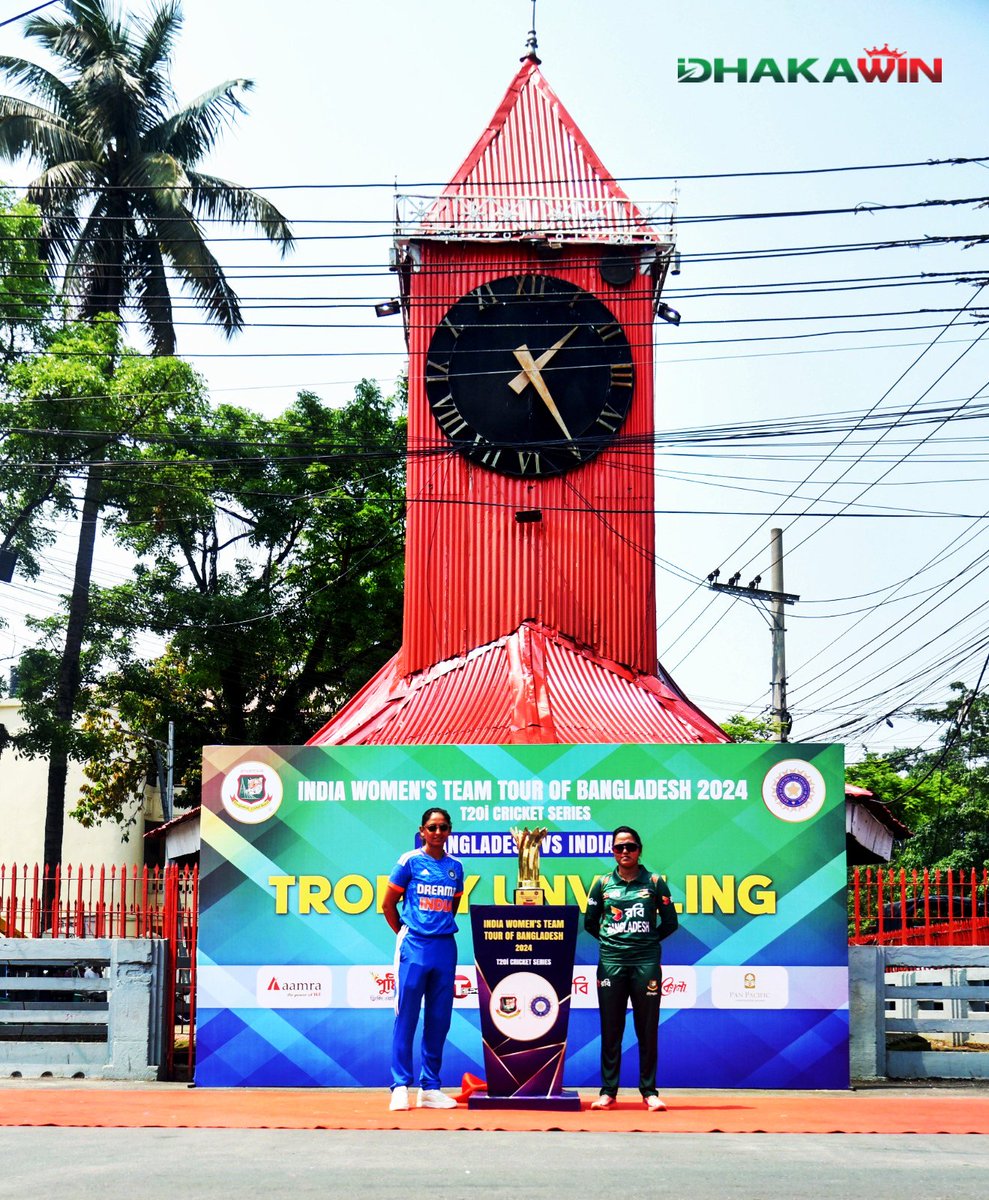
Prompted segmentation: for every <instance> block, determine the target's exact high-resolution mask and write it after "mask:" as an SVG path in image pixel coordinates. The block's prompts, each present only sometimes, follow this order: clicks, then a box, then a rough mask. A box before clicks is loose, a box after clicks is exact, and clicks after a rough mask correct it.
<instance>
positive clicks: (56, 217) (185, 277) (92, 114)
mask: <svg viewBox="0 0 989 1200" xmlns="http://www.w3.org/2000/svg"><path fill="white" fill-rule="evenodd" d="M60 7H61V9H62V10H64V16H63V15H57V16H55V15H51V12H50V11H45V12H43V13H36V14H35V15H34V16H32V17H30V18H29V20H28V21H27V23H26V25H25V33H26V35H27V36H28V37H29V38H31V39H33V40H34V41H35V42H36V43H37V44H38V45H39V46H40V47H41V48H42V49H43V50H44V51H46V52H47V53H48V54H49V55H50V56H52V58H54V60H55V61H56V63H57V64H58V66H59V68H60V71H59V72H58V73H56V72H54V71H50V70H48V69H47V68H46V67H43V66H41V65H38V64H36V63H34V62H31V61H29V60H27V59H22V58H12V57H9V56H0V74H3V75H4V76H6V78H7V80H8V81H9V82H10V83H12V84H13V85H14V86H15V87H16V88H18V89H20V91H21V93H22V94H23V96H16V95H15V96H0V157H2V158H6V159H8V160H10V161H13V160H15V159H18V158H20V157H21V156H22V155H27V156H29V157H30V158H31V159H33V160H34V161H35V162H37V163H38V164H39V166H40V167H41V174H40V175H38V177H37V178H36V179H35V180H34V182H33V183H32V184H31V186H30V188H29V189H28V199H29V200H30V201H31V202H32V203H33V204H35V205H37V207H38V209H39V210H40V212H41V214H42V225H41V230H40V233H41V243H40V245H41V249H42V254H43V257H45V258H46V259H47V260H48V261H49V262H50V263H51V265H52V267H53V269H54V270H56V271H58V272H61V274H62V285H63V291H64V295H65V298H66V300H67V302H68V303H69V304H70V305H71V306H72V307H73V308H74V309H75V311H76V312H77V313H78V315H79V316H81V317H82V318H83V319H89V318H91V317H93V316H94V315H95V314H97V313H101V312H109V313H113V314H115V315H117V316H124V315H125V308H126V307H127V306H130V307H131V308H133V309H134V310H135V311H136V313H137V315H138V318H139V320H140V323H141V326H142V328H143V330H144V332H145V334H146V335H147V338H148V341H149V343H150V345H151V346H152V348H153V350H154V352H155V353H156V354H164V355H171V354H174V353H175V328H174V324H173V315H172V301H171V295H170V290H169V284H168V273H169V271H171V272H174V274H175V275H176V276H177V277H178V279H179V280H181V281H182V283H183V284H184V285H185V286H186V287H187V288H188V289H189V291H190V293H191V294H192V295H193V297H194V298H195V300H196V302H197V303H198V304H199V306H200V307H201V308H203V309H204V310H205V312H206V315H207V319H208V320H209V321H211V322H213V323H214V324H216V325H218V326H219V327H220V328H221V329H223V330H224V332H226V333H227V334H228V335H230V334H232V333H234V332H236V331H237V330H239V329H240V328H242V326H243V324H244V319H243V315H242V313H241V309H240V303H239V301H238V299H237V296H236V294H235V293H234V291H233V289H232V288H231V286H230V284H229V282H228V281H227V278H226V276H225V275H224V272H223V270H222V268H221V266H220V264H219V263H218V262H217V260H216V259H215V258H214V257H213V255H212V254H211V253H210V250H209V247H208V245H207V237H206V234H205V232H204V229H203V226H202V221H203V220H209V221H212V220H215V219H217V218H219V219H220V220H223V221H227V222H230V223H231V224H234V225H238V226H250V227H252V228H255V229H257V230H259V231H260V232H261V234H263V236H265V237H266V238H268V239H269V240H270V241H272V242H274V243H275V244H277V245H278V246H279V247H280V248H281V250H282V252H283V253H284V252H285V251H286V250H287V249H289V247H290V246H291V244H292V235H291V231H290V229H289V227H288V224H287V223H286V221H285V219H284V217H283V216H282V215H281V213H280V212H278V210H277V209H276V208H275V207H274V206H273V205H272V204H271V203H269V202H268V201H267V200H265V199H264V198H263V197H262V196H260V195H258V194H257V193H256V192H252V191H250V190H249V189H247V188H242V187H238V186H236V185H235V184H232V183H230V182H229V181H227V180H225V179H219V178H217V177H216V176H213V175H210V174H207V173H204V172H203V171H201V170H200V169H199V166H200V163H201V162H202V160H203V159H204V158H205V157H206V156H207V155H208V153H209V152H210V151H211V150H212V148H213V147H214V146H215V145H216V143H217V141H218V140H219V138H220V136H221V134H222V133H223V132H224V130H225V129H226V128H227V127H228V126H229V125H231V124H232V122H233V121H234V120H235V119H236V118H237V116H238V115H239V114H240V113H242V112H244V111H245V109H244V107H243V104H242V102H241V100H240V94H241V93H243V92H245V91H247V90H249V89H250V88H251V87H253V84H252V83H251V81H250V80H247V79H231V80H227V81H226V82H225V83H222V84H219V85H218V86H216V87H213V88H211V89H210V90H209V91H207V92H204V93H203V94H202V95H201V96H199V97H198V98H197V99H196V100H193V101H192V102H191V103H189V104H187V105H184V106H179V107H176V106H175V95H174V92H173V90H172V86H171V82H170V78H169V62H170V57H171V53H172V49H173V46H174V43H175V40H176V38H177V36H178V33H179V30H180V28H181V24H182V17H181V12H180V8H179V5H178V4H177V3H175V2H167V3H161V4H157V5H155V6H154V7H153V8H152V9H151V11H150V14H149V15H148V17H147V18H146V19H142V18H138V17H129V18H127V19H123V18H122V17H121V16H120V15H119V12H118V8H117V5H116V4H114V3H112V0H63V3H62V5H61V6H60ZM23 97H27V98H23Z"/></svg>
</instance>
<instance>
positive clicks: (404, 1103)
mask: <svg viewBox="0 0 989 1200" xmlns="http://www.w3.org/2000/svg"><path fill="white" fill-rule="evenodd" d="M408 1107H409V1089H408V1088H407V1087H396V1088H392V1090H391V1100H389V1101H388V1111H389V1112H404V1111H405V1110H406V1109H407V1108H408Z"/></svg>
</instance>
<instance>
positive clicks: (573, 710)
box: [309, 621, 731, 746]
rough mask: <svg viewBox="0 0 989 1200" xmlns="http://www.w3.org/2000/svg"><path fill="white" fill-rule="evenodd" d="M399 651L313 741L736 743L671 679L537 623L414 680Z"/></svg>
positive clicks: (350, 742) (414, 743) (318, 742)
mask: <svg viewBox="0 0 989 1200" xmlns="http://www.w3.org/2000/svg"><path fill="white" fill-rule="evenodd" d="M399 657H400V656H397V655H396V657H395V658H393V659H392V660H391V661H390V662H388V663H386V664H385V666H384V667H382V669H381V670H380V671H379V672H378V674H377V675H376V676H375V677H374V678H373V679H372V680H371V681H370V682H369V683H368V684H367V686H366V687H365V688H363V690H362V691H361V692H359V693H358V694H357V695H356V696H355V697H354V699H353V700H351V701H350V703H349V704H347V705H346V706H345V707H344V708H343V709H342V710H341V711H340V712H339V713H338V714H337V715H336V716H335V717H334V718H333V720H331V721H330V722H328V724H326V725H325V726H324V727H323V728H322V729H321V730H320V731H319V732H318V733H317V734H315V735H314V736H313V737H312V738H311V739H310V743H309V744H310V745H317V746H322V745H334V746H339V745H400V744H413V745H429V744H454V745H456V744H460V745H469V744H478V743H480V744H485V743H494V744H503V745H509V744H513V743H515V744H539V743H579V742H657V743H689V742H727V741H730V740H731V739H730V738H729V737H728V736H727V735H726V734H725V733H724V732H723V731H722V730H721V729H720V728H719V727H718V726H717V725H715V724H714V722H713V721H711V720H710V718H708V717H707V716H705V715H704V713H702V712H701V711H700V709H698V708H696V707H695V706H694V705H693V704H691V703H690V701H689V700H686V699H685V698H684V697H683V696H682V695H680V693H679V692H678V691H677V690H676V688H675V687H674V686H673V685H672V684H671V683H670V682H669V681H668V680H667V679H666V678H665V677H663V676H659V675H643V674H641V673H639V672H636V671H632V670H630V669H629V668H627V667H623V666H621V665H620V664H619V663H614V662H609V661H608V660H607V659H605V658H602V657H601V656H600V655H597V654H595V653H594V651H592V650H590V649H589V648H588V647H585V646H581V645H580V644H579V643H577V642H575V641H574V640H573V639H572V638H569V637H566V636H564V635H563V634H561V633H559V632H558V631H556V630H552V629H549V628H547V627H546V626H543V625H539V624H537V623H535V622H531V621H526V622H523V623H522V625H520V626H519V628H518V629H516V630H515V631H514V632H513V633H512V634H510V635H509V636H508V637H503V638H498V639H497V640H496V641H493V642H490V643H489V644H488V645H485V646H480V647H478V648H477V649H476V650H472V651H471V652H470V653H468V654H464V655H460V656H458V657H456V658H452V659H449V660H447V661H445V662H441V663H437V664H436V665H435V666H432V667H428V668H427V669H426V670H424V671H419V672H417V673H416V674H414V675H411V676H402V675H401V674H400V671H401V667H400V665H399Z"/></svg>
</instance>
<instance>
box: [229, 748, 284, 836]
mask: <svg viewBox="0 0 989 1200" xmlns="http://www.w3.org/2000/svg"><path fill="white" fill-rule="evenodd" d="M282 795H283V792H282V781H281V779H279V777H278V772H277V771H276V770H275V769H274V767H272V766H270V765H269V764H268V763H260V762H242V763H239V764H238V765H237V766H236V767H234V768H233V770H232V771H228V772H227V774H226V776H224V779H223V784H222V786H221V789H220V800H221V801H222V803H223V807H224V809H225V810H226V811H227V812H228V813H229V814H230V816H231V817H233V819H234V820H235V821H239V822H240V823H241V824H242V825H260V824H261V823H262V821H267V820H269V819H270V818H271V817H273V816H274V815H275V813H276V812H277V811H278V806H279V805H280V804H281V802H282Z"/></svg>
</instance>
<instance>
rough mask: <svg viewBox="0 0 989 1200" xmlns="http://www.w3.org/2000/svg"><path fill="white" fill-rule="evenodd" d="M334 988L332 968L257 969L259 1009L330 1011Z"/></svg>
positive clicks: (294, 966)
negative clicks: (328, 1009)
mask: <svg viewBox="0 0 989 1200" xmlns="http://www.w3.org/2000/svg"><path fill="white" fill-rule="evenodd" d="M331 984H332V976H331V974H330V968H329V967H325V966H316V965H313V966H298V965H291V966H290V965H287V964H284V963H282V964H280V965H268V966H263V967H258V969H257V977H256V982H255V998H256V1001H257V1005H258V1007H259V1008H328V1007H329V1005H330V995H331V991H332V987H331Z"/></svg>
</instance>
